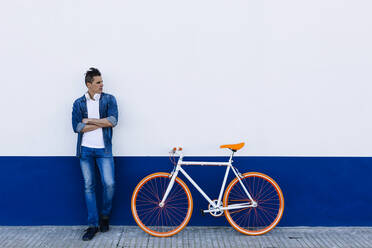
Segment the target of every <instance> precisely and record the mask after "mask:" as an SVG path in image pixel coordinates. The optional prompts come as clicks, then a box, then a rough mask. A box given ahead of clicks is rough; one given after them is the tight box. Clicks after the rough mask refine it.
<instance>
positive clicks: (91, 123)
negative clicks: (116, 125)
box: [81, 118, 113, 133]
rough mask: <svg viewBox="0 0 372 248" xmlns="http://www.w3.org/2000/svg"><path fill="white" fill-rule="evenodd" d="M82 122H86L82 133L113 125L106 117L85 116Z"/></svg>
mask: <svg viewBox="0 0 372 248" xmlns="http://www.w3.org/2000/svg"><path fill="white" fill-rule="evenodd" d="M82 122H83V123H85V124H86V125H85V126H84V128H83V129H82V130H81V132H82V133H86V132H90V131H93V130H96V129H98V128H101V127H113V125H112V123H111V122H110V121H109V120H107V119H106V118H103V119H92V118H84V119H83V121H82Z"/></svg>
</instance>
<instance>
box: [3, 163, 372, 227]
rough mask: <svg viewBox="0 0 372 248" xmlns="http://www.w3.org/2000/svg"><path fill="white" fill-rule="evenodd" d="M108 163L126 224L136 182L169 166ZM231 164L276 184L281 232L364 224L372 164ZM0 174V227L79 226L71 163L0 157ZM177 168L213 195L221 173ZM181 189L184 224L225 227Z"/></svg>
mask: <svg viewBox="0 0 372 248" xmlns="http://www.w3.org/2000/svg"><path fill="white" fill-rule="evenodd" d="M188 160H200V161H201V160H208V161H221V160H225V161H227V160H228V158H223V157H222V158H221V157H203V158H201V157H192V158H188ZM115 163H116V182H117V185H116V195H115V199H114V206H113V213H112V223H113V224H117V225H134V224H135V222H134V220H133V217H132V215H131V211H130V198H131V195H132V192H133V189H134V188H135V186H136V184H137V183H138V182H139V181H140V180H141V179H142V178H143V177H145V176H146V175H148V174H150V173H154V172H158V171H163V172H170V171H171V170H172V168H173V165H172V164H171V163H170V162H169V160H168V157H115ZM234 166H236V167H237V168H238V169H239V171H240V172H242V173H243V172H249V171H258V172H262V173H265V174H268V175H269V176H271V177H272V178H273V179H274V180H276V181H277V183H278V184H279V185H280V187H281V188H282V191H283V193H284V198H285V210H284V215H283V218H282V220H281V222H280V225H281V226H371V225H372V211H371V206H372V193H371V192H370V191H371V189H372V180H371V175H372V158H369V157H235V158H234ZM0 168H1V174H0V213H1V214H0V225H84V224H86V209H85V202H84V194H83V178H82V175H81V172H80V166H79V160H78V159H77V158H76V157H0ZM185 169H186V171H187V172H188V173H189V174H190V175H191V176H192V177H193V178H194V180H195V181H196V182H197V183H198V184H199V185H200V186H202V187H203V189H205V191H206V192H207V194H208V195H209V196H210V197H211V198H217V197H218V193H219V189H220V187H221V182H222V179H223V175H224V171H225V167H206V166H204V167H201V166H187V167H185ZM208 173H209V174H208ZM181 178H182V179H184V181H186V179H185V178H183V176H181ZM230 179H231V177H230ZM187 184H188V186H189V188H190V190H191V192H192V195H193V198H194V204H195V205H194V212H193V215H192V218H191V221H190V223H189V225H228V223H227V221H226V219H225V218H224V217H219V218H214V217H212V216H209V215H206V216H201V214H200V209H201V208H204V209H205V208H207V205H208V203H207V202H206V201H205V200H204V198H202V197H201V196H200V194H199V193H198V192H197V191H196V190H195V189H194V188H193V186H192V185H191V184H190V183H187ZM98 192H100V188H98ZM99 194H100V193H99Z"/></svg>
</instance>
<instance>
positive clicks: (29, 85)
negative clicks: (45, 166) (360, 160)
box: [0, 0, 372, 156]
mask: <svg viewBox="0 0 372 248" xmlns="http://www.w3.org/2000/svg"><path fill="white" fill-rule="evenodd" d="M371 9H372V1H369V0H364V1H356V0H353V1H352V0H344V1H343V0H315V1H304V0H292V1H290V0H283V1H267V0H266V1H253V0H240V1H234V0H233V1H226V0H225V1H215V0H214V1H206V0H189V1H174V0H158V1H153V0H147V1H133V0H127V1H96V0H95V1H92V0H90V1H76V0H74V1H72V0H69V1H66V0H64V1H47V0H44V1H42V0H33V1H28V0H23V1H17V0H15V1H7V2H4V3H3V4H2V6H1V8H0V31H1V39H0V68H1V81H2V83H1V85H2V93H3V94H2V96H1V97H0V104H1V110H2V111H1V112H2V118H1V122H0V130H1V133H2V134H1V141H0V155H1V156H70V155H74V154H75V146H76V134H75V133H73V131H72V127H71V109H72V103H73V101H74V99H76V98H78V97H79V96H81V95H83V94H84V92H85V91H86V88H85V85H84V73H85V71H86V70H87V69H88V68H89V67H91V66H94V67H97V68H98V69H100V70H101V72H102V74H103V75H102V76H103V80H104V84H105V87H104V91H105V92H108V93H111V94H113V95H115V96H116V98H117V101H118V105H119V124H118V126H117V127H116V128H115V129H114V138H113V143H114V154H115V155H119V156H127V155H141V156H142V155H145V156H147V155H148V156H152V155H164V156H166V155H167V152H168V150H169V149H170V148H171V147H173V146H176V145H181V146H183V147H184V150H185V154H186V155H218V156H219V155H226V154H227V152H226V151H223V150H220V149H219V145H221V144H225V143H234V142H241V141H244V142H246V147H244V148H243V149H242V150H241V151H239V152H238V153H237V154H238V155H263V156H266V155H268V156H269V155H279V156H286V155H289V156H371V155H372V114H371V112H372V111H371V107H372V83H371V82H372V80H371V79H372V76H371V74H372V73H371V68H372V45H371V44H372V15H371V13H370V10H371Z"/></svg>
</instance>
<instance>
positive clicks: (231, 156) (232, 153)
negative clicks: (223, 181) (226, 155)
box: [229, 150, 235, 164]
mask: <svg viewBox="0 0 372 248" xmlns="http://www.w3.org/2000/svg"><path fill="white" fill-rule="evenodd" d="M234 153H235V151H234V150H231V155H230V159H229V163H230V164H231V163H232V161H233V160H232V158H233V156H234Z"/></svg>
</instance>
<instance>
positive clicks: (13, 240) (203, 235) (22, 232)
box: [0, 226, 372, 248]
mask: <svg viewBox="0 0 372 248" xmlns="http://www.w3.org/2000/svg"><path fill="white" fill-rule="evenodd" d="M84 229H85V227H82V226H64V227H60V226H58V227H56V226H42V227H5V226H3V227H0V248H8V247H14V248H22V247H27V248H28V247H53V248H54V247H63V248H67V247H97V248H106V247H115V248H117V247H161V248H163V247H183V248H186V247H197V248H199V247H218V248H222V247H234V248H235V247H260V248H261V247H262V248H278V247H283V248H292V247H296V248H297V247H298V248H300V247H317V248H318V247H319V248H326V247H332V248H333V247H334V248H343V247H347V248H352V247H369V248H372V227H332V228H325V227H291V228H289V227H277V228H275V229H274V230H273V231H271V232H269V233H267V234H265V235H263V236H256V237H254V236H246V235H243V234H240V233H238V232H236V231H235V230H233V229H232V228H231V227H186V228H185V229H184V230H182V231H181V232H180V233H178V234H177V235H175V236H173V237H170V238H155V237H152V236H150V235H148V234H146V233H144V232H143V231H142V230H140V229H139V228H138V227H136V226H113V227H111V230H110V231H109V232H107V233H99V234H97V236H96V237H95V238H94V239H93V240H92V241H82V240H81V235H82V233H83V231H84Z"/></svg>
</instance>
